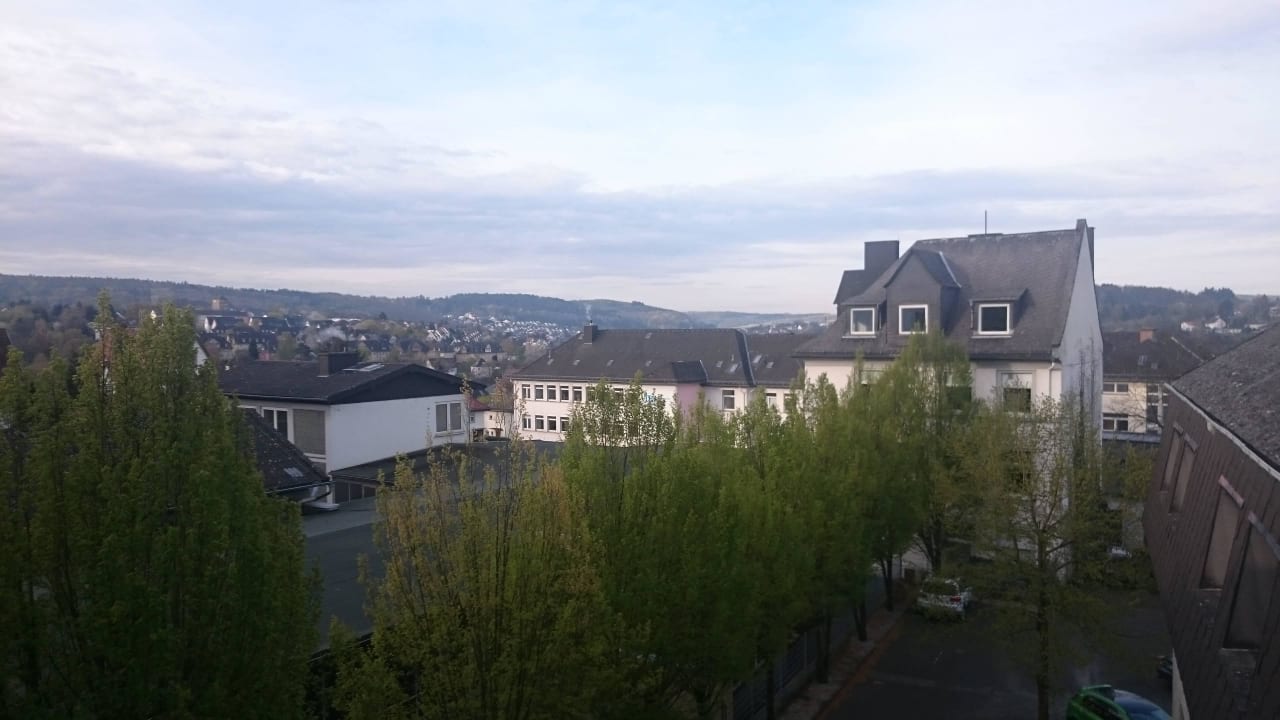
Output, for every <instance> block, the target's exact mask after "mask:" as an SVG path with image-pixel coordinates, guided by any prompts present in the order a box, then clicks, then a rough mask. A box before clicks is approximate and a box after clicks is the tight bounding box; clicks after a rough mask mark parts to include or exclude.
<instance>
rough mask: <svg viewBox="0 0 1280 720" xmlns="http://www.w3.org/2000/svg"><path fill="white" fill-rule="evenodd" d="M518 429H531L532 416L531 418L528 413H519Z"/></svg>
mask: <svg viewBox="0 0 1280 720" xmlns="http://www.w3.org/2000/svg"><path fill="white" fill-rule="evenodd" d="M520 429H521V430H532V429H533V418H532V417H530V416H528V415H521V416H520Z"/></svg>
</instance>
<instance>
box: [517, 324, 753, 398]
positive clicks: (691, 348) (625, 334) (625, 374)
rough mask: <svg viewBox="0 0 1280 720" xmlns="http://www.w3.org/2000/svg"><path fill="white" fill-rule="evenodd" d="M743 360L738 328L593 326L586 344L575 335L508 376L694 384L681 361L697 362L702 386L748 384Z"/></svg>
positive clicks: (744, 354)
mask: <svg viewBox="0 0 1280 720" xmlns="http://www.w3.org/2000/svg"><path fill="white" fill-rule="evenodd" d="M590 327H593V326H590ZM746 359H747V342H746V335H745V334H744V333H743V332H742V331H740V330H722V329H696V330H599V329H597V330H595V332H594V338H593V339H592V341H591V342H587V341H586V338H585V337H584V335H583V333H578V334H577V335H575V336H574V337H572V338H569V339H568V340H567V341H565V342H563V343H561V344H560V345H558V346H556V347H554V348H552V349H551V350H550V351H548V352H547V354H546V355H543V356H542V357H540V358H538V359H537V360H534V361H533V362H531V363H529V364H528V365H526V366H524V367H523V368H520V369H519V370H517V371H516V372H514V373H512V375H511V377H513V378H516V379H521V380H536V379H539V378H545V379H555V380H580V381H587V382H595V381H597V380H601V379H604V380H607V381H612V382H630V381H631V380H632V378H634V377H635V376H636V375H637V374H639V375H641V376H642V377H643V378H644V380H645V381H646V382H656V383H679V382H694V381H695V380H693V376H694V374H695V373H694V371H693V370H692V369H691V367H692V366H690V365H688V364H687V363H692V362H701V363H702V366H703V368H704V370H705V381H704V382H705V383H706V384H708V385H726V386H734V385H738V386H750V385H752V384H753V383H752V377H751V367H750V365H749V364H748V363H747V362H746Z"/></svg>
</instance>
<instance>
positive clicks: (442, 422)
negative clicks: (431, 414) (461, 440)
mask: <svg viewBox="0 0 1280 720" xmlns="http://www.w3.org/2000/svg"><path fill="white" fill-rule="evenodd" d="M461 429H462V403H460V402H451V403H439V404H438V405H436V432H438V433H445V432H454V431H457V430H461Z"/></svg>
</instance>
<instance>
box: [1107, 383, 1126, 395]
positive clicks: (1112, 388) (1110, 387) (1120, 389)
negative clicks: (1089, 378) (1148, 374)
mask: <svg viewBox="0 0 1280 720" xmlns="http://www.w3.org/2000/svg"><path fill="white" fill-rule="evenodd" d="M1102 392H1104V393H1108V394H1110V393H1115V394H1118V395H1128V394H1129V383H1122V382H1104V383H1102Z"/></svg>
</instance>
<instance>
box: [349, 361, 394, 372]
mask: <svg viewBox="0 0 1280 720" xmlns="http://www.w3.org/2000/svg"><path fill="white" fill-rule="evenodd" d="M384 367H386V365H383V364H382V363H369V364H368V365H364V366H362V367H357V368H351V369H352V370H355V371H356V372H373V371H374V370H381V369H382V368H384Z"/></svg>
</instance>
